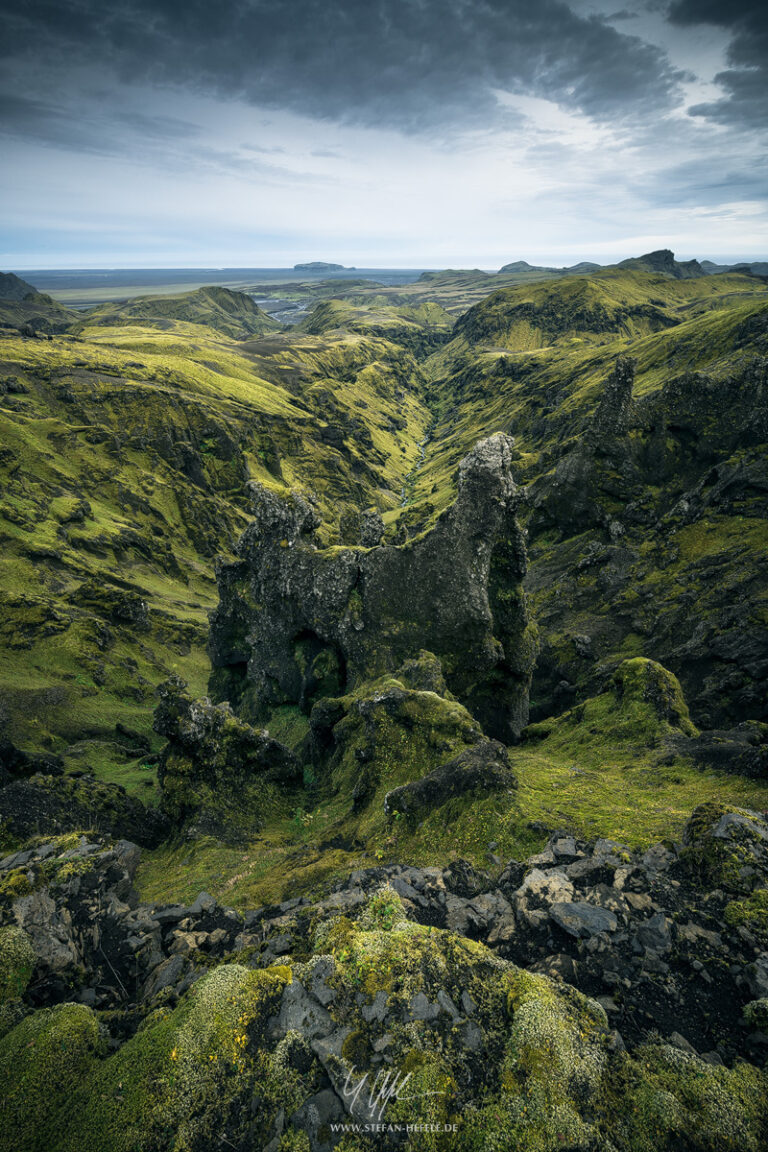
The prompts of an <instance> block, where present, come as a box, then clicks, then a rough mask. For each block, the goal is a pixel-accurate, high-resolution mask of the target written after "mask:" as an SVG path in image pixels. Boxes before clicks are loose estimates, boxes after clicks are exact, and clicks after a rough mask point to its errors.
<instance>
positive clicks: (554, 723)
mask: <svg viewBox="0 0 768 1152" xmlns="http://www.w3.org/2000/svg"><path fill="white" fill-rule="evenodd" d="M525 735H526V737H527V738H528V739H531V740H541V739H547V738H551V740H552V743H553V744H555V743H556V744H558V745H562V746H566V745H567V744H568V743H569V742H574V743H576V744H582V745H583V744H584V743H590V742H591V743H594V744H596V743H598V742H599V741H600V740H603V741H611V742H614V743H617V742H626V743H627V744H636V745H638V746H639V747H642V748H653V747H658V746H659V745H660V744H661V743H662V742H665V741H668V740H670V739H671V738H676V737H681V738H685V739H687V738H689V737H692V736H695V735H696V728H695V727H694V726H693V724H692V723H691V720H690V716H689V714H688V707H687V705H686V703H685V698H684V696H683V692H682V689H681V687H680V684H679V682H678V680H677V678H676V677H675V676H673V674H672V673H671V672H669V671H668V670H667V669H666V668H663V667H662V666H661V664H657V663H656V661H655V660H647V659H645V658H644V657H640V656H638V657H635V658H633V659H631V660H624V661H622V663H621V664H619V666H618V668H617V669H616V670H615V672H614V673H613V675H612V677H611V680H610V682H609V685H608V687H607V690H606V691H604V692H602V693H601V694H600V695H599V696H593V697H590V698H589V699H588V700H585V701H584V702H583V703H582V704H579V705H577V706H576V707H575V708H573V709H571V710H569V711H568V712H565V713H564V714H563V715H562V716H558V717H554V718H552V719H549V720H543V721H540V722H539V723H537V724H530V725H529V726H528V728H527V729H526V731H525Z"/></svg>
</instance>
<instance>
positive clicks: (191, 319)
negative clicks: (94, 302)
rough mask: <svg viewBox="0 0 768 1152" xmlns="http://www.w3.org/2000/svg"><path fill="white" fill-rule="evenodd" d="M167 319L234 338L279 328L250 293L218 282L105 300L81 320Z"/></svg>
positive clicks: (98, 322)
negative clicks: (114, 301)
mask: <svg viewBox="0 0 768 1152" xmlns="http://www.w3.org/2000/svg"><path fill="white" fill-rule="evenodd" d="M167 320H182V321H184V322H185V323H189V324H204V325H206V327H208V328H214V329H215V330H216V331H218V332H222V333H223V334H224V335H225V336H231V337H232V338H233V339H236V340H237V339H245V338H247V337H249V336H255V335H262V334H263V333H265V332H275V331H279V330H280V325H279V324H278V323H277V322H276V321H275V320H271V319H270V317H269V316H267V314H266V312H262V310H261V308H259V307H258V305H257V304H255V303H254V301H253V299H252V298H251V297H250V296H247V295H246V294H245V293H243V292H233V291H232V290H231V289H229V288H220V287H217V286H213V287H208V288H198V289H196V290H195V291H194V292H184V293H179V294H178V295H169V296H158V295H152V296H138V297H135V298H134V299H132V300H130V301H128V302H127V303H126V302H122V303H119V304H104V305H101V306H100V307H97V308H94V309H91V310H90V311H89V313H88V317H87V320H86V321H85V322H84V323H85V324H86V325H88V326H89V327H91V326H93V325H101V324H104V325H106V326H114V325H119V324H136V323H139V324H150V325H157V326H158V327H162V326H163V324H164V323H165V322H166V321H167ZM72 331H74V332H77V331H78V327H77V326H74V327H73V328H72Z"/></svg>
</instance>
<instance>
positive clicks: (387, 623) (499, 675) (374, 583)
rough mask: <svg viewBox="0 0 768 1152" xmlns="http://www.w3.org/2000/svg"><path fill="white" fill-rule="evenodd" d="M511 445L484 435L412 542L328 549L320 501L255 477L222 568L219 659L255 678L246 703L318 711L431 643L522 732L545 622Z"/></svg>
mask: <svg viewBox="0 0 768 1152" xmlns="http://www.w3.org/2000/svg"><path fill="white" fill-rule="evenodd" d="M511 455H512V441H511V440H510V439H509V438H508V437H507V436H504V435H502V434H501V433H498V434H496V435H494V436H491V437H489V438H488V439H486V440H483V441H481V442H480V443H479V444H477V445H476V446H475V448H474V449H473V450H472V452H470V453H469V454H468V455H467V456H466V457H465V458H464V460H463V461H462V462H461V465H460V468H459V486H458V494H457V497H456V501H455V503H454V505H453V506H452V507H451V508H450V509H449V510H447V511H446V512H445V513H444V514H443V516H441V517H440V519H439V520H438V521H437V523H436V525H435V527H434V528H433V529H432V530H431V531H430V532H427V533H425V534H422V535H421V536H419V537H417V538H416V539H414V540H413V541H411V542H410V543H408V544H405V545H403V546H392V545H380V546H378V547H374V548H370V549H350V548H334V549H319V548H318V547H317V544H316V542H315V540H314V539H313V534H314V532H315V530H316V528H317V527H318V523H319V522H318V517H317V514H316V511H315V509H314V508H313V507H312V506H311V505H310V503H309V502H308V501H307V500H305V499H304V498H303V497H302V496H301V495H299V494H298V493H293V494H292V495H291V496H290V498H289V499H287V500H285V499H281V498H280V497H278V496H277V495H276V494H275V493H274V492H272V491H271V490H269V489H268V488H265V487H264V486H252V493H253V500H254V519H253V521H252V523H251V525H250V526H249V527H248V529H247V530H246V532H245V533H244V535H243V537H242V539H241V540H240V543H239V545H238V553H239V555H240V560H238V561H237V562H236V563H235V564H230V565H224V566H222V567H220V568H219V572H218V578H219V595H220V604H219V608H218V609H217V611H216V613H215V615H214V617H213V620H212V634H211V646H210V650H211V659H212V663H213V665H214V669H215V670H216V669H221V668H228V667H229V668H239V669H240V670H241V673H242V675H243V676H245V678H246V684H245V686H244V687H243V688H242V689H241V691H240V693H239V696H240V707H241V708H245V709H248V708H250V709H251V710H252V714H253V715H255V716H258V717H261V718H263V717H264V715H265V714H266V713H267V712H268V710H269V709H270V708H273V707H275V706H277V705H281V704H285V703H299V704H300V705H301V706H302V707H303V708H304V709H305V710H307V711H309V709H310V707H311V706H312V703H313V702H315V701H316V700H317V699H319V698H321V697H323V696H332V695H339V694H340V693H341V691H343V690H347V691H348V690H355V689H357V688H358V686H359V685H360V684H361V683H362V682H364V681H366V680H371V679H375V678H376V677H378V676H381V675H382V674H386V673H388V672H389V673H392V672H394V671H395V669H396V668H398V667H399V666H400V665H402V664H403V662H404V661H406V660H412V659H414V658H416V659H418V653H419V651H420V650H421V649H427V650H429V651H430V652H432V653H434V654H435V655H436V656H437V657H438V658H439V660H440V662H441V665H442V673H443V674H444V676H445V680H446V682H447V684H448V686H449V687H450V688H451V690H452V691H453V692H455V693H456V695H457V696H458V697H459V698H460V699H461V700H462V701H463V702H464V703H465V704H466V706H467V707H468V708H469V709H470V711H472V712H473V713H474V714H475V715H476V716H477V717H478V719H479V720H480V722H481V723H482V724H483V725H484V727H486V729H487V730H488V731H489V733H490V734H491V735H492V736H496V737H498V738H499V739H506V740H511V739H514V738H515V737H516V736H517V735H518V733H519V732H520V729H521V728H522V726H523V724H524V723H525V720H526V718H527V708H528V703H527V701H528V685H529V682H530V676H531V671H532V668H533V663H534V659H535V654H536V633H535V629H534V628H533V627H532V625H531V623H530V621H529V618H528V613H527V608H526V601H525V596H524V594H523V591H522V578H523V576H524V574H525V568H526V555H525V546H524V542H523V537H522V534H521V532H520V529H519V526H518V524H517V520H516V518H515V513H516V509H517V505H518V501H519V495H518V490H517V487H516V485H515V483H514V481H513V479H512V471H511ZM220 681H221V676H220V675H215V678H214V683H215V684H216V685H217V687H219V689H220V687H221V685H220ZM334 685H335V686H336V687H335V690H334V687H333V686H334ZM229 690H230V691H231V690H232V689H231V686H230V687H229Z"/></svg>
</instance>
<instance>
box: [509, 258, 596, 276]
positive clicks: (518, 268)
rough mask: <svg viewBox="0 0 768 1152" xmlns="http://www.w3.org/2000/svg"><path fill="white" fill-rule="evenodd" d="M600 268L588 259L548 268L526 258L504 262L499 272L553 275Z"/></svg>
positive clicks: (593, 270) (592, 270)
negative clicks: (548, 273)
mask: <svg viewBox="0 0 768 1152" xmlns="http://www.w3.org/2000/svg"><path fill="white" fill-rule="evenodd" d="M599 268H600V265H599V264H592V263H590V261H589V260H582V261H581V262H580V263H579V264H572V265H571V266H570V267H569V268H548V267H546V266H543V265H540V264H529V263H528V261H527V260H514V261H513V262H512V263H511V264H505V265H504V267H503V268H500V269H499V272H511V273H515V272H519V273H523V272H551V273H553V274H554V275H560V276H563V275H567V274H570V273H572V272H597V270H598V269H599Z"/></svg>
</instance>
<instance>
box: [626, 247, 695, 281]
mask: <svg viewBox="0 0 768 1152" xmlns="http://www.w3.org/2000/svg"><path fill="white" fill-rule="evenodd" d="M616 267H617V268H630V269H632V270H633V271H636V272H660V273H661V275H662V276H672V277H674V279H675V280H693V279H694V278H695V277H697V276H706V275H707V273H706V272H705V271H704V269H703V268H702V266H701V264H699V262H698V260H684V261H682V262H681V261H679V260H675V254H674V252H671V251H670V249H669V248H660V249H659V251H658V252H646V254H645V255H644V256H633V257H631V258H630V259H629V260H621V261H619V263H618V264H617V265H616Z"/></svg>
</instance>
